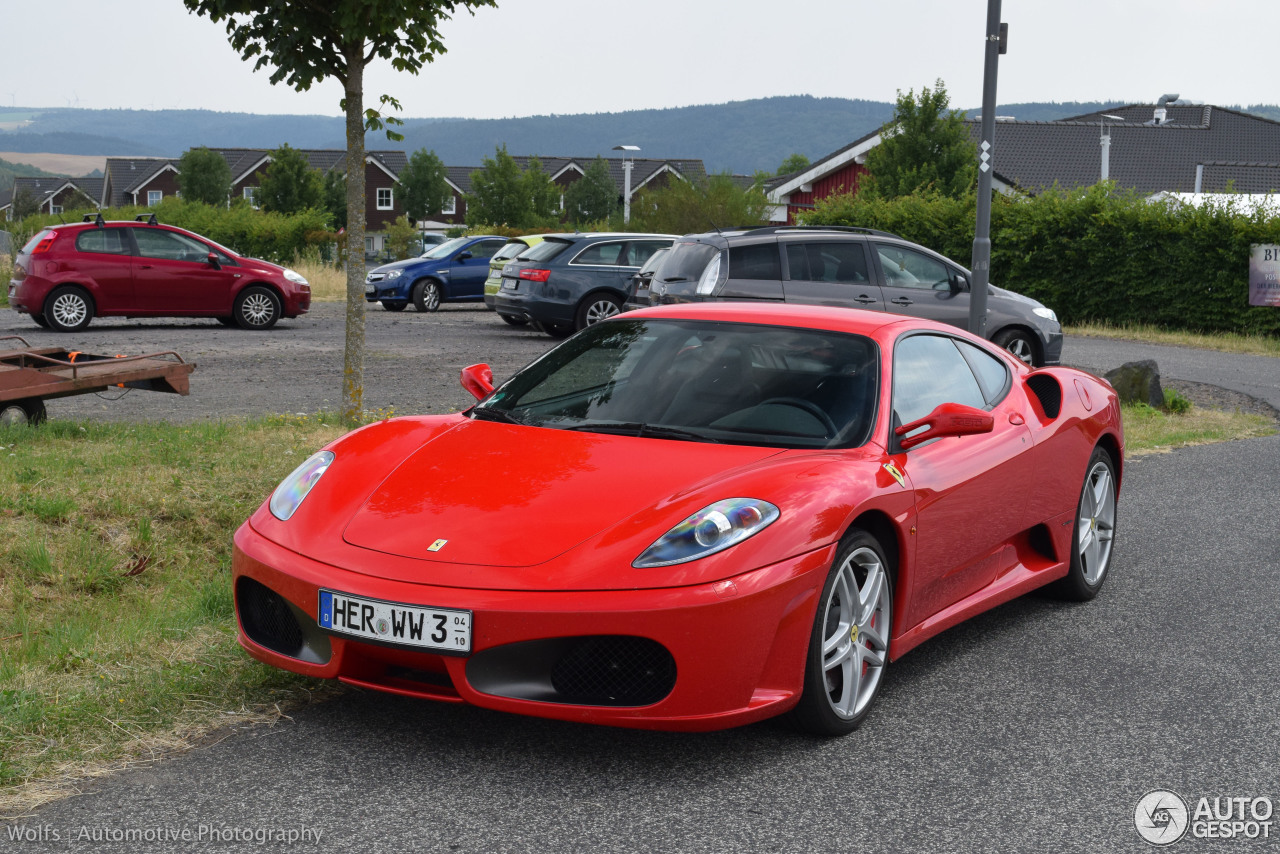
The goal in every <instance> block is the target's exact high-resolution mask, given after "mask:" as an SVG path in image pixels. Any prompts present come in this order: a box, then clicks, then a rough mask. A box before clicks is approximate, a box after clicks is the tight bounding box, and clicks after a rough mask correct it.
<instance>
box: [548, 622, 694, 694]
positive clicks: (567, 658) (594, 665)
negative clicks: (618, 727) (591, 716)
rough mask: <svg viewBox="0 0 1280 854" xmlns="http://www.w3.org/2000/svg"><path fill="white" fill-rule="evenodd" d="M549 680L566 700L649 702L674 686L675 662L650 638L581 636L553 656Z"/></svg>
mask: <svg viewBox="0 0 1280 854" xmlns="http://www.w3.org/2000/svg"><path fill="white" fill-rule="evenodd" d="M551 684H552V686H554V687H555V690H556V691H557V692H558V693H559V694H560V695H561V696H562V697H563V698H564V702H569V703H581V704H583V705H592V706H647V705H649V704H651V703H656V702H658V701H659V700H661V699H662V698H663V697H665V696H667V695H668V694H670V693H671V689H672V688H674V687H675V684H676V662H675V659H673V658H672V657H671V653H670V652H668V651H667V649H666V647H664V646H663V645H662V644H660V643H658V642H656V641H652V640H649V639H648V638H637V637H628V636H623V635H600V636H595V637H585V638H580V639H577V640H576V641H575V642H574V643H573V644H572V646H570V647H569V648H568V649H567V650H565V652H564V654H563V655H562V656H561V657H560V659H559V660H558V661H556V663H555V665H554V666H553V667H552V670H551Z"/></svg>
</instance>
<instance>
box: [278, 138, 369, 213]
mask: <svg viewBox="0 0 1280 854" xmlns="http://www.w3.org/2000/svg"><path fill="white" fill-rule="evenodd" d="M361 171H362V172H363V171H364V170H361ZM254 199H255V200H256V201H257V203H258V206H259V207H261V208H262V209H263V210H264V211H275V212H276V213H283V214H292V213H297V212H298V211H304V210H306V209H307V208H319V207H323V206H324V179H323V178H322V177H320V172H319V171H318V170H316V169H312V168H311V164H310V163H308V162H307V158H306V156H305V155H304V154H303V153H302V152H301V151H299V150H298V149H296V148H291V147H290V146H289V143H287V142H286V143H285V144H284V145H282V146H280V147H279V148H277V149H276V150H275V151H273V152H271V165H270V166H268V167H267V171H266V172H265V173H263V175H262V177H261V178H260V179H259V181H258V192H257V194H256V195H255V196H254Z"/></svg>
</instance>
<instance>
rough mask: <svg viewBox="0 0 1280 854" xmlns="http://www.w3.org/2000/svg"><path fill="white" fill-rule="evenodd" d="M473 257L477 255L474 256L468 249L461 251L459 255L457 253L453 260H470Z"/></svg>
mask: <svg viewBox="0 0 1280 854" xmlns="http://www.w3.org/2000/svg"><path fill="white" fill-rule="evenodd" d="M473 257H475V256H473V255H472V254H471V253H470V252H466V251H464V252H459V253H458V255H457V257H455V258H454V259H453V260H455V261H470V260H471V259H472V258H473Z"/></svg>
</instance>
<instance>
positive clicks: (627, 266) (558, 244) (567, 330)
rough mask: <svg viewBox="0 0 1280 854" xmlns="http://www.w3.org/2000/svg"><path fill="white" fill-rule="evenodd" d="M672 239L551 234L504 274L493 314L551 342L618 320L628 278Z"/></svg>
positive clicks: (639, 236)
mask: <svg viewBox="0 0 1280 854" xmlns="http://www.w3.org/2000/svg"><path fill="white" fill-rule="evenodd" d="M675 240H676V235H674V234H627V233H616V234H614V233H600V232H595V233H590V234H549V235H547V236H546V238H545V239H544V240H543V241H542V242H541V243H539V244H538V245H537V246H534V247H532V248H530V249H528V250H526V251H524V252H522V253H521V254H520V258H519V260H516V261H512V262H511V263H509V264H507V265H506V266H505V267H503V268H502V287H501V288H500V289H499V290H498V293H497V294H496V295H495V296H494V298H493V309H494V311H496V312H498V314H501V315H502V316H503V317H508V318H511V319H512V321H515V322H517V323H518V322H520V321H521V320H523V321H528V322H529V323H531V324H533V325H534V326H535V328H538V329H541V330H542V331H543V332H546V333H547V334H548V335H551V336H553V337H555V338H563V337H564V336H566V335H570V334H572V333H573V332H574V331H576V330H578V329H583V328H585V327H587V326H590V325H591V324H593V323H596V322H597V321H600V320H604V319H605V318H606V317H611V316H612V315H615V314H617V313H618V312H619V311H620V310H621V309H622V304H623V302H624V301H625V300H626V298H627V291H628V290H629V289H630V287H631V276H632V275H633V274H634V273H635V272H636V271H637V270H639V269H640V268H641V267H642V266H643V265H644V262H645V261H648V260H649V256H650V255H652V254H653V253H655V252H657V251H658V250H659V249H666V248H667V247H669V246H670V245H671V244H672V242H673V241H675Z"/></svg>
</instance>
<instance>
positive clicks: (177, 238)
mask: <svg viewBox="0 0 1280 854" xmlns="http://www.w3.org/2000/svg"><path fill="white" fill-rule="evenodd" d="M133 239H134V240H136V241H137V242H138V254H139V255H141V256H143V257H144V258H162V259H164V260H167V261H205V260H206V259H207V258H208V257H209V247H207V246H205V245H204V244H203V243H200V242H199V241H197V240H192V239H191V238H190V237H186V236H185V235H182V234H177V233H175V232H172V231H164V230H162V229H158V228H135V229H133Z"/></svg>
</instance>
